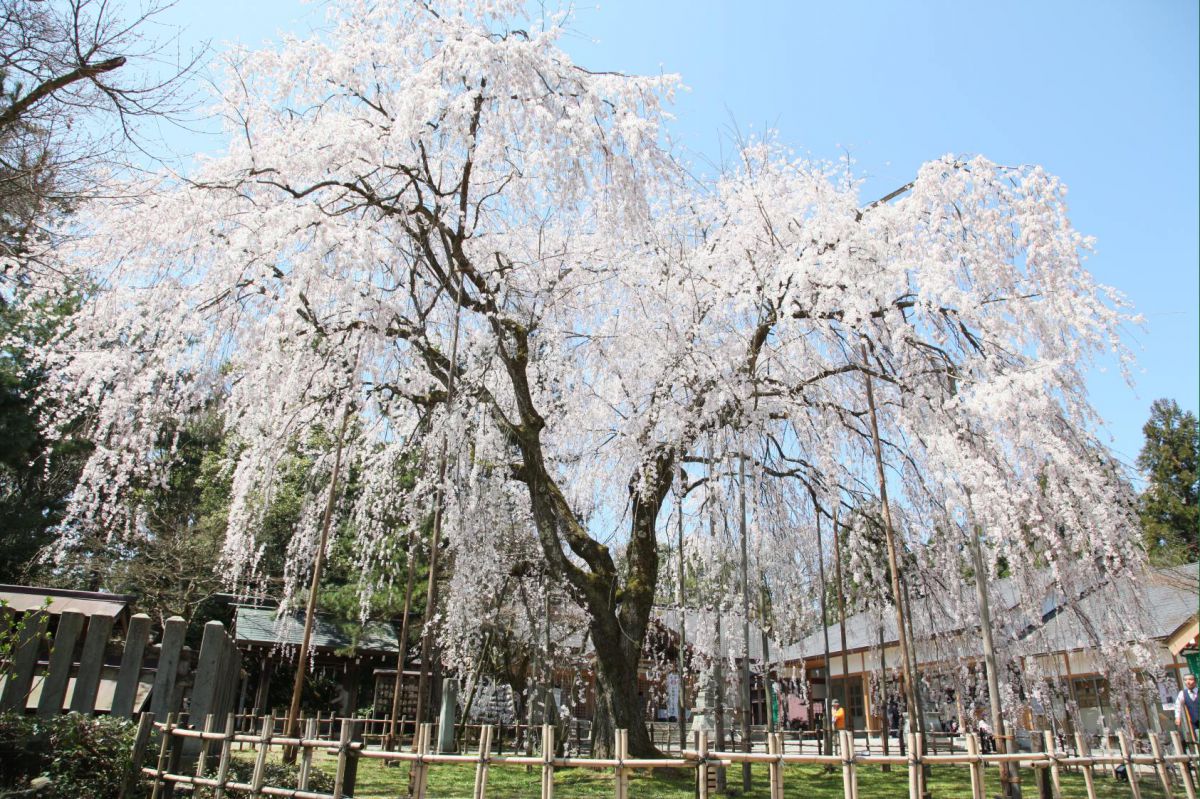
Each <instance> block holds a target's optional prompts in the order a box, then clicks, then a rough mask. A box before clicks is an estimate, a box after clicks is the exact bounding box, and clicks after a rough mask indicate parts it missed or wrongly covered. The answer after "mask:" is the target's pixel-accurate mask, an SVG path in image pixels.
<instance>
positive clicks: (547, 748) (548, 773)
mask: <svg viewBox="0 0 1200 799" xmlns="http://www.w3.org/2000/svg"><path fill="white" fill-rule="evenodd" d="M542 799H554V726H553V725H551V724H543V725H542Z"/></svg>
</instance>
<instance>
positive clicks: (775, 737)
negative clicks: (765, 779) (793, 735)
mask: <svg viewBox="0 0 1200 799" xmlns="http://www.w3.org/2000/svg"><path fill="white" fill-rule="evenodd" d="M767 751H768V752H770V753H771V754H773V755H775V759H774V760H772V761H771V762H770V763H769V764H768V765H767V771H768V773H769V778H770V783H771V799H783V761H782V760H781V759H780V755H782V754H783V735H781V734H780V733H777V732H773V733H770V734H769V735H767Z"/></svg>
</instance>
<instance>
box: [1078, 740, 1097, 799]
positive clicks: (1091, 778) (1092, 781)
mask: <svg viewBox="0 0 1200 799" xmlns="http://www.w3.org/2000/svg"><path fill="white" fill-rule="evenodd" d="M1075 751H1076V753H1077V754H1078V755H1079V757H1081V758H1084V761H1083V763H1082V764H1081V765H1080V770H1082V771H1083V785H1084V787H1085V788H1086V789H1087V799H1096V774H1095V763H1094V761H1093V760H1092V749H1091V747H1090V746H1088V742H1087V737H1086V736H1085V735H1084V734H1083V731H1082V730H1076V731H1075Z"/></svg>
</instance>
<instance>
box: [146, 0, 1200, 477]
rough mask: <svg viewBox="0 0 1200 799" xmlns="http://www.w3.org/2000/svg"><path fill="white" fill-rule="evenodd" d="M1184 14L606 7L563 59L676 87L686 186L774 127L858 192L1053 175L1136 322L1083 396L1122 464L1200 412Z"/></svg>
mask: <svg viewBox="0 0 1200 799" xmlns="http://www.w3.org/2000/svg"><path fill="white" fill-rule="evenodd" d="M1198 7H1200V4H1198V3H1197V2H1196V0H1143V1H1142V2H1122V3H1118V2H1107V1H1106V0H1101V1H1099V2H1097V1H1095V0H1093V1H1092V2H1074V1H1072V2H1066V1H1065V0H1062V1H1056V2H1044V0H1042V1H1041V2H1029V1H1028V0H1017V1H1016V2H1004V3H996V2H973V1H971V2H968V1H967V0H959V2H950V1H949V0H940V1H939V0H920V1H919V2H903V3H902V2H899V1H898V0H897V1H896V2H883V0H876V1H875V2H866V1H865V0H859V2H845V3H830V2H821V3H815V2H802V1H800V0H792V1H791V2H788V1H787V0H779V1H778V2H766V1H765V0H764V1H763V2H753V1H752V0H743V1H742V2H736V3H735V2H733V1H732V0H729V1H728V2H721V1H720V0H610V1H609V2H603V3H602V4H601V5H599V6H584V5H580V6H577V8H576V12H575V17H574V22H573V26H572V27H573V28H574V30H575V31H577V34H576V35H575V36H573V37H571V38H570V39H569V40H568V41H567V42H566V47H567V49H568V50H569V51H570V52H571V53H572V55H573V57H574V58H575V59H576V60H577V61H578V62H579V63H581V64H583V65H585V66H588V67H590V68H594V69H613V70H620V71H624V72H640V73H645V72H659V71H663V72H677V73H680V74H681V75H682V76H683V80H684V82H685V83H686V84H687V85H688V86H689V87H690V91H688V92H686V93H684V94H682V95H681V96H680V97H679V100H678V103H677V105H676V108H675V114H676V116H677V123H676V124H675V126H674V128H673V131H674V135H675V137H676V139H677V140H678V141H679V142H680V143H682V144H683V145H685V146H686V147H688V148H689V149H690V150H692V151H693V153H694V154H695V156H694V160H695V162H696V163H697V164H698V165H701V166H700V167H699V168H700V170H701V171H708V170H707V169H706V168H705V167H703V164H704V163H705V162H711V163H715V162H717V161H719V160H720V158H721V153H722V150H723V149H724V151H725V152H728V150H729V141H730V136H731V134H732V131H733V130H734V128H735V127H736V128H737V129H740V130H741V131H742V132H743V133H747V132H760V131H762V130H763V129H764V128H766V127H773V128H777V129H778V130H779V131H780V133H781V138H782V139H783V140H784V141H785V142H787V143H788V144H790V145H792V146H793V147H795V148H796V150H797V151H799V152H807V153H810V154H811V155H812V156H813V157H816V158H823V159H836V158H838V157H839V156H840V155H841V154H842V153H843V152H844V151H849V152H850V153H851V154H852V155H853V157H854V158H855V159H856V161H857V167H858V169H859V170H860V171H861V172H862V174H863V175H864V176H865V177H867V179H868V184H867V188H866V190H865V191H866V194H867V195H870V196H872V197H873V196H875V195H881V194H884V193H886V192H887V191H889V190H890V189H892V188H895V187H896V186H899V185H901V184H903V183H905V182H906V181H908V180H909V179H910V178H911V176H912V175H913V174H914V172H915V171H916V169H917V167H918V165H920V164H921V163H922V162H923V161H926V160H928V159H931V158H936V157H938V156H940V155H943V154H945V153H948V152H954V153H964V154H971V153H981V154H983V155H986V156H987V157H989V158H991V159H992V160H995V161H998V162H1002V163H1010V164H1016V163H1040V164H1042V165H1044V166H1045V167H1046V168H1047V169H1049V170H1050V171H1051V172H1053V173H1055V174H1057V175H1059V176H1060V177H1062V178H1063V180H1064V181H1065V182H1066V183H1067V185H1068V186H1069V187H1070V195H1069V200H1070V207H1071V213H1072V218H1073V221H1074V223H1075V225H1076V227H1077V228H1078V229H1079V230H1081V231H1082V232H1084V233H1086V234H1088V235H1092V236H1095V237H1096V239H1097V251H1096V254H1095V255H1094V256H1093V258H1092V259H1091V260H1090V262H1089V266H1090V268H1091V270H1092V272H1093V273H1094V274H1095V275H1096V276H1097V278H1098V279H1099V280H1100V281H1101V282H1103V283H1107V284H1109V285H1112V286H1115V287H1116V288H1118V289H1119V290H1120V291H1122V292H1124V293H1125V294H1126V295H1127V296H1128V298H1129V299H1130V300H1131V301H1132V302H1133V304H1134V306H1135V309H1136V310H1137V311H1138V312H1140V313H1142V314H1144V315H1145V317H1146V321H1147V327H1146V329H1144V330H1141V329H1131V330H1129V331H1128V341H1129V343H1130V344H1131V346H1132V347H1133V348H1134V351H1135V353H1136V355H1137V357H1138V367H1137V373H1136V375H1135V379H1136V385H1135V387H1134V388H1133V389H1130V388H1129V387H1128V386H1127V385H1126V384H1125V383H1124V381H1123V380H1122V379H1121V377H1120V376H1119V374H1118V373H1117V370H1116V368H1115V364H1114V363H1109V364H1108V366H1109V369H1108V371H1107V372H1099V371H1097V372H1096V373H1094V374H1093V375H1092V377H1091V379H1090V381H1089V382H1090V390H1091V395H1092V400H1093V402H1094V404H1095V405H1096V407H1097V408H1098V409H1099V411H1100V413H1101V415H1102V416H1103V417H1104V418H1105V419H1106V421H1107V422H1108V425H1107V429H1108V431H1109V432H1110V433H1111V435H1112V437H1113V440H1112V446H1113V449H1114V450H1115V452H1116V453H1117V454H1118V456H1119V457H1121V458H1122V460H1124V461H1125V462H1126V463H1132V462H1133V459H1134V458H1135V457H1136V455H1137V452H1138V450H1139V449H1140V447H1141V443H1142V435H1141V426H1142V424H1143V423H1144V422H1145V420H1146V417H1147V415H1148V411H1149V406H1150V403H1151V402H1152V401H1153V400H1154V399H1156V398H1159V397H1171V398H1174V399H1176V400H1177V401H1178V402H1179V403H1180V405H1181V406H1183V407H1184V408H1186V409H1188V410H1192V411H1196V410H1197V407H1198V404H1200V402H1198V384H1200V370H1198V363H1200V346H1198V342H1200V313H1198V307H1200V280H1198V274H1200V240H1198V239H1200V237H1198V225H1200V201H1198V194H1200V163H1198V151H1200V130H1198V124H1197V123H1198V115H1200V108H1198V95H1200V88H1198V80H1197V77H1198V72H1200V55H1198V48H1197V42H1198V41H1200V21H1198V11H1197V9H1198ZM323 13H324V12H323V8H322V7H321V6H320V5H317V4H307V5H306V4H301V3H300V2H299V1H298V0H256V1H254V2H247V0H239V2H233V1H232V0H180V2H179V4H178V6H177V7H176V8H174V9H173V10H172V11H171V14H170V20H169V21H170V22H172V23H174V24H178V25H180V26H182V27H183V28H184V29H185V32H184V40H185V42H200V41H204V40H210V41H211V42H212V44H213V46H214V48H215V49H220V47H221V45H222V43H223V42H227V41H240V42H242V43H244V44H247V45H258V44H261V43H263V42H264V41H267V40H270V39H276V38H277V34H278V33H280V32H291V33H296V34H301V35H302V34H304V33H305V32H307V31H308V30H309V29H310V27H311V25H312V24H313V23H320V22H321V20H322V19H323ZM218 144H219V142H216V141H212V140H208V141H205V140H203V139H201V138H198V137H193V138H190V139H188V140H187V144H186V145H184V146H185V148H189V147H190V148H192V149H197V148H200V149H203V148H206V147H207V148H210V149H211V148H215V147H217V146H218Z"/></svg>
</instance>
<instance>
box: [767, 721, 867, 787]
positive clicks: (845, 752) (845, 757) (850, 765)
mask: <svg viewBox="0 0 1200 799" xmlns="http://www.w3.org/2000/svg"><path fill="white" fill-rule="evenodd" d="M838 736H839V737H841V739H842V740H841V742H840V745H841V749H842V795H843V796H845V799H857V797H858V775H857V774H855V771H854V734H853V733H851V732H850V731H849V730H840V731H839V732H838ZM776 762H778V761H776ZM781 787H782V786H781ZM782 798H783V791H782V790H780V792H779V796H778V797H772V799H782Z"/></svg>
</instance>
